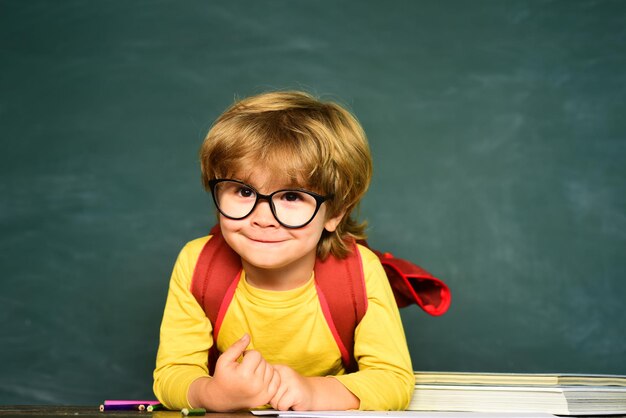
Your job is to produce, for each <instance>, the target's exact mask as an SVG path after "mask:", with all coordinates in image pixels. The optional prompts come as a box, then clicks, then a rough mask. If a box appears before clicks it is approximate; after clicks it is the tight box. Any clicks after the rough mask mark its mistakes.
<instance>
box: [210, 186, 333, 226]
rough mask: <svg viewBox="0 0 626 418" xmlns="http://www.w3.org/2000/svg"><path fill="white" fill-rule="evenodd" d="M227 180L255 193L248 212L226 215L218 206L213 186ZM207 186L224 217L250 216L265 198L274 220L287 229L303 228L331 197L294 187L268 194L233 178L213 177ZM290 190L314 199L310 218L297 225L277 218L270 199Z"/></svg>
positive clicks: (243, 217) (236, 218)
mask: <svg viewBox="0 0 626 418" xmlns="http://www.w3.org/2000/svg"><path fill="white" fill-rule="evenodd" d="M227 181H228V182H231V183H238V184H241V185H242V186H245V187H247V188H249V189H250V190H252V191H253V192H254V193H255V195H256V200H255V201H254V204H253V205H252V208H251V209H250V212H248V213H247V214H245V215H244V216H240V217H233V216H228V215H227V214H225V213H224V212H223V211H222V209H221V208H220V205H219V203H218V202H217V197H216V193H215V188H216V187H217V185H218V184H220V183H224V182H227ZM209 187H210V189H211V196H212V197H213V203H215V207H216V208H217V210H218V211H219V212H220V213H221V214H222V215H223V216H225V217H226V218H228V219H232V220H235V221H240V220H242V219H245V218H247V217H248V216H250V215H251V214H252V212H254V209H256V206H257V204H258V203H259V200H265V201H267V203H268V204H269V205H270V210H271V211H272V215H273V216H274V219H276V221H277V222H278V223H279V224H280V225H282V226H284V227H285V228H289V229H298V228H304V227H305V226H307V225H308V224H310V223H311V221H312V220H313V219H315V216H316V215H317V212H319V210H320V207H321V206H322V203H324V202H326V201H327V200H329V199H331V198H332V195H327V196H322V195H321V194H317V193H315V192H312V191H310V190H305V189H298V188H296V189H280V190H276V191H275V192H272V193H270V194H263V193H259V191H258V190H257V189H255V188H254V187H252V186H250V185H249V184H247V183H244V182H243V181H239V180H233V179H213V180H209ZM290 191H293V192H298V193H306V194H308V195H309V196H311V197H312V198H313V199H315V203H316V205H315V211H313V215H311V218H310V219H309V220H308V221H306V222H305V223H303V224H302V225H297V226H292V225H287V224H285V223H283V222H282V221H281V220H280V219H278V216H277V215H276V207H274V202H273V201H272V197H274V195H275V194H277V193H282V192H290Z"/></svg>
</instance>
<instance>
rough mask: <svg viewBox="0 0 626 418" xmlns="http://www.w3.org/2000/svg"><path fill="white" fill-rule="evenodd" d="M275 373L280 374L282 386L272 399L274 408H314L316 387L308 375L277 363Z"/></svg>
mask: <svg viewBox="0 0 626 418" xmlns="http://www.w3.org/2000/svg"><path fill="white" fill-rule="evenodd" d="M274 373H276V374H278V375H279V376H280V386H279V387H278V390H277V391H276V393H275V394H274V396H273V397H272V399H271V400H270V405H272V408H274V409H277V410H279V411H286V410H288V409H293V410H294V411H304V410H310V409H313V408H312V407H311V406H312V403H313V392H314V388H313V387H312V385H311V384H310V382H309V381H308V380H307V378H306V377H304V376H301V375H300V374H299V373H298V372H296V371H295V370H293V369H292V368H291V367H289V366H283V365H275V366H274Z"/></svg>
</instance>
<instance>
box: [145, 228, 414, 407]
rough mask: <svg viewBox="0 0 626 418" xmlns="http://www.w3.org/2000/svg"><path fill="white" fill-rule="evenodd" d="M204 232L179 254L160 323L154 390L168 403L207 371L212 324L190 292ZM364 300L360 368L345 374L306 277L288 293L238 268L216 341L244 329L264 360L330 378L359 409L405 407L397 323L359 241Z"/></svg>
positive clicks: (403, 351) (183, 402) (406, 361)
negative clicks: (253, 280) (263, 285)
mask: <svg viewBox="0 0 626 418" xmlns="http://www.w3.org/2000/svg"><path fill="white" fill-rule="evenodd" d="M208 239H210V237H203V238H199V239H196V240H194V241H191V242H189V243H188V244H187V245H185V247H184V248H183V249H182V251H181V252H180V254H179V256H178V259H177V260H176V264H175V265H174V270H173V272H172V277H171V281H170V288H169V292H168V296H167V302H166V304H165V311H164V314H163V322H162V324H161V340H160V345H159V350H158V354H157V361H156V368H155V370H154V393H155V395H156V396H157V398H158V399H159V400H160V401H161V402H162V403H163V404H164V405H165V406H167V407H169V408H172V409H180V408H184V407H189V406H190V405H189V402H188V400H187V392H188V390H189V386H190V385H191V383H192V382H193V381H194V380H196V379H197V378H199V377H204V376H208V366H207V360H208V350H209V348H210V347H211V346H212V345H213V336H212V326H211V323H210V321H209V319H208V318H207V317H206V315H205V313H204V310H203V309H202V307H201V306H200V305H199V304H198V303H197V301H196V299H195V298H194V296H193V295H192V293H191V290H190V289H191V279H192V276H193V271H194V267H195V265H196V261H197V259H198V256H199V254H200V251H201V250H202V248H203V246H204V244H205V243H206V242H207V240H208ZM359 251H360V253H361V259H362V260H363V272H364V276H365V286H366V290H367V297H368V308H367V312H366V314H365V316H364V317H363V319H362V320H361V323H360V324H359V326H358V327H357V329H356V331H355V338H354V341H355V344H354V356H355V358H356V359H357V362H358V365H359V371H358V372H355V373H349V374H346V371H345V369H344V367H343V364H342V361H341V354H340V352H339V349H338V347H337V344H336V342H335V340H334V339H333V336H332V334H331V331H330V329H329V328H328V325H327V322H326V319H325V317H324V314H323V312H322V309H321V307H320V304H319V301H318V297H317V292H316V290H315V283H314V278H313V276H312V277H311V280H309V281H308V282H307V283H306V284H305V285H303V286H301V287H299V288H296V289H292V290H288V291H269V290H263V289H258V288H255V287H252V286H250V285H249V284H248V283H247V281H246V280H245V272H244V273H242V277H241V280H240V281H239V284H238V287H237V290H236V292H235V295H234V297H233V300H232V302H231V304H230V306H229V308H228V310H227V312H226V315H225V317H224V320H223V322H222V327H221V329H220V333H219V335H218V339H217V347H218V349H219V350H220V352H223V351H224V350H226V348H228V347H229V346H230V345H232V344H233V343H234V342H235V341H237V340H238V339H239V338H241V336H242V335H243V334H244V333H248V334H249V335H250V336H251V337H252V343H251V344H252V347H251V348H254V349H256V350H258V351H259V352H260V353H261V354H262V355H263V357H264V358H265V359H266V360H267V361H268V362H269V363H271V364H286V365H288V366H290V367H291V368H293V369H294V370H296V371H297V372H299V373H300V374H302V375H304V376H335V378H336V379H338V380H339V381H340V382H341V383H342V384H343V385H344V386H346V388H348V390H350V391H351V392H352V393H353V394H354V395H356V396H357V397H358V398H359V400H360V409H362V410H393V409H405V408H406V407H407V406H408V404H409V402H410V400H411V395H412V393H413V388H414V383H415V381H414V375H413V368H412V365H411V358H410V356H409V352H408V348H407V344H406V338H405V336H404V330H403V328H402V322H401V320H400V315H399V313H398V308H397V306H396V303H395V301H394V298H393V294H392V291H391V288H390V286H389V282H388V281H387V278H386V276H385V272H384V270H383V268H382V266H381V264H380V262H379V261H378V257H377V256H376V255H375V254H373V253H372V252H371V251H370V250H368V249H367V248H365V247H362V246H359Z"/></svg>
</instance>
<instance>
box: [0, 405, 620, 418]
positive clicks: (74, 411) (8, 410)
mask: <svg viewBox="0 0 626 418" xmlns="http://www.w3.org/2000/svg"><path fill="white" fill-rule="evenodd" d="M207 415H208V416H210V418H255V417H254V416H253V415H252V414H250V412H246V411H242V412H227V413H226V412H210V413H207ZM429 415H431V416H433V415H437V416H441V417H449V416H451V415H456V416H463V415H465V416H468V417H469V416H472V415H474V414H472V413H469V412H466V413H455V414H450V413H443V412H441V413H429ZM478 415H481V414H478ZM483 415H490V414H483ZM493 415H494V414H491V415H490V416H493ZM68 416H75V417H81V418H85V417H87V418H89V417H92V418H180V417H181V413H180V412H179V411H154V412H139V411H137V412H135V411H109V412H100V410H99V409H98V407H97V406H54V405H38V406H26V405H16V406H11V405H4V406H3V405H0V417H2V418H8V417H15V418H24V417H47V418H52V417H68ZM503 416H506V414H503ZM609 417H610V418H618V417H622V418H626V415H610V416H609V415H605V416H598V417H591V416H585V418H609ZM579 418H580V417H579Z"/></svg>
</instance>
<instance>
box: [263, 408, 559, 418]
mask: <svg viewBox="0 0 626 418" xmlns="http://www.w3.org/2000/svg"><path fill="white" fill-rule="evenodd" d="M251 412H252V413H253V414H254V415H257V416H277V417H285V418H353V417H366V418H500V417H501V418H549V417H554V416H555V415H552V414H547V413H540V412H532V413H519V412H422V411H276V410H273V409H263V410H258V411H251Z"/></svg>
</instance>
